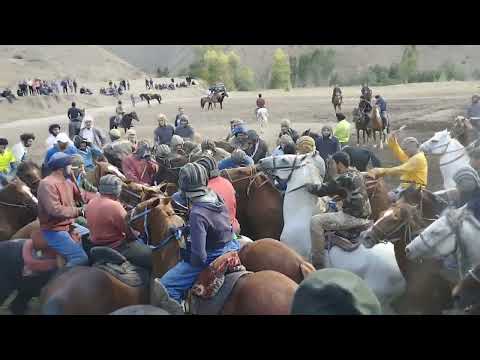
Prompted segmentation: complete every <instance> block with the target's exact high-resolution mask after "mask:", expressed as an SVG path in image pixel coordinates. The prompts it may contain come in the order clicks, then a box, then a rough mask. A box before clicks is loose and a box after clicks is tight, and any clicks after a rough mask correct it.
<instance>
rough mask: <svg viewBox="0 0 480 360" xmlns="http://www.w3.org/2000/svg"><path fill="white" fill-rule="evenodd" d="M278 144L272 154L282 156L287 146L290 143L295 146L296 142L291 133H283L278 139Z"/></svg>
mask: <svg viewBox="0 0 480 360" xmlns="http://www.w3.org/2000/svg"><path fill="white" fill-rule="evenodd" d="M277 144H278V146H277V147H276V148H275V149H274V150H273V151H272V156H281V155H285V147H286V146H287V145H288V144H292V145H293V146H294V148H295V143H294V142H293V140H292V138H291V137H290V135H287V134H285V135H282V136H280V138H279V139H278V141H277Z"/></svg>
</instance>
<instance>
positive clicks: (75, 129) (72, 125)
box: [68, 121, 82, 140]
mask: <svg viewBox="0 0 480 360" xmlns="http://www.w3.org/2000/svg"><path fill="white" fill-rule="evenodd" d="M81 125H82V123H81V121H70V122H69V123H68V136H69V137H70V139H72V140H73V137H74V136H75V135H78V134H79V133H80V126H81Z"/></svg>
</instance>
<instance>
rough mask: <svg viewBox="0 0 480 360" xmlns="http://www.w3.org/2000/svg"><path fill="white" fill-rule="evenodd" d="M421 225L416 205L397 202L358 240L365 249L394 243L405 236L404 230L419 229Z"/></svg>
mask: <svg viewBox="0 0 480 360" xmlns="http://www.w3.org/2000/svg"><path fill="white" fill-rule="evenodd" d="M422 225H423V222H422V217H421V214H420V212H419V211H418V207H417V206H416V205H411V204H409V203H408V202H401V201H399V202H397V203H396V204H395V205H394V206H392V207H391V208H389V209H388V210H386V211H385V212H384V213H383V214H382V216H381V217H380V218H379V219H378V220H377V221H376V222H375V223H374V224H373V225H372V227H370V228H369V229H367V230H365V231H363V232H362V233H361V234H360V237H359V240H360V241H361V242H362V243H363V245H364V246H365V247H366V248H371V247H372V246H374V245H376V244H378V243H379V242H380V241H390V242H395V241H397V240H399V239H400V238H401V237H402V235H407V233H406V232H405V229H407V227H408V228H409V229H410V233H411V231H413V230H417V229H419V228H420V227H421V226H422Z"/></svg>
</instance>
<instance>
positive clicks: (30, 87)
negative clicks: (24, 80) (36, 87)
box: [28, 86, 33, 95]
mask: <svg viewBox="0 0 480 360" xmlns="http://www.w3.org/2000/svg"><path fill="white" fill-rule="evenodd" d="M28 91H29V92H30V95H33V86H29V87H28Z"/></svg>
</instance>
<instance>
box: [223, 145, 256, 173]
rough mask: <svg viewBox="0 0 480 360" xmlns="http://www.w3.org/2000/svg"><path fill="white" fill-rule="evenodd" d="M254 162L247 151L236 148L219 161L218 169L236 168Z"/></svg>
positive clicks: (250, 164)
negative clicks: (228, 155)
mask: <svg viewBox="0 0 480 360" xmlns="http://www.w3.org/2000/svg"><path fill="white" fill-rule="evenodd" d="M254 164H255V163H254V161H253V159H252V158H251V157H250V156H248V155H247V154H246V153H245V151H243V150H241V149H235V150H233V151H232V154H231V155H230V157H228V158H226V159H223V160H222V161H220V162H219V163H218V169H219V170H223V169H234V168H238V167H245V166H252V165H254Z"/></svg>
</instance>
